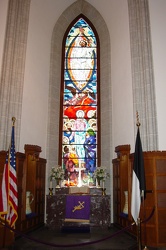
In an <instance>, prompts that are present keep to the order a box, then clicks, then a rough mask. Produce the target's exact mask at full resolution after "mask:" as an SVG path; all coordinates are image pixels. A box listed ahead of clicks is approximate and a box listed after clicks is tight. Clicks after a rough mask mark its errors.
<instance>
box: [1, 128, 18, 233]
mask: <svg viewBox="0 0 166 250" xmlns="http://www.w3.org/2000/svg"><path fill="white" fill-rule="evenodd" d="M17 207H18V193H17V175H16V153H15V141H14V124H13V126H12V135H11V145H10V147H9V150H8V153H7V156H6V162H5V166H4V171H3V177H2V188H1V190H0V218H1V219H2V220H6V221H7V222H8V223H9V225H10V227H12V228H14V227H15V222H16V220H17V217H18V215H17Z"/></svg>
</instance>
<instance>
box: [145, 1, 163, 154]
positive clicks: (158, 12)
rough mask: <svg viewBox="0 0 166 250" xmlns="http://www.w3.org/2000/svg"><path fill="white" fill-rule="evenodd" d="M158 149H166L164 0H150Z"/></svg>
mask: <svg viewBox="0 0 166 250" xmlns="http://www.w3.org/2000/svg"><path fill="white" fill-rule="evenodd" d="M149 9H150V19H151V20H150V21H151V36H152V48H153V64H154V74H155V88H156V101H157V121H158V135H159V150H166V28H165V25H166V14H165V12H166V1H165V0H150V1H149Z"/></svg>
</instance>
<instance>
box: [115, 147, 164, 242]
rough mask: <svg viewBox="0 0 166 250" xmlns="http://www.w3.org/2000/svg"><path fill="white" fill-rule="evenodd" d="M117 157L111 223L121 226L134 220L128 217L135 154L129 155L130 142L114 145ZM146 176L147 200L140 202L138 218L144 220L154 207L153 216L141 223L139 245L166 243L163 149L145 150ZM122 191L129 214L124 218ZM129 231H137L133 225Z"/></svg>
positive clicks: (134, 232) (135, 232)
mask: <svg viewBox="0 0 166 250" xmlns="http://www.w3.org/2000/svg"><path fill="white" fill-rule="evenodd" d="M115 152H116V153H117V158H116V159H114V160H113V161H112V162H113V182H114V183H113V194H114V197H113V200H114V222H115V223H117V224H119V225H120V226H122V227H125V226H127V225H130V224H131V223H132V222H133V219H132V216H131V205H130V204H131V183H132V170H133V160H134V154H130V147H129V145H122V146H118V147H116V148H115ZM143 154H144V167H145V177H146V189H147V194H146V199H145V201H144V202H143V203H142V204H141V210H140V218H141V220H142V221H144V220H145V219H147V218H148V217H149V216H150V215H151V213H152V211H153V208H154V207H155V211H154V214H153V216H152V217H151V218H150V220H149V221H147V222H146V223H142V225H141V232H142V244H145V245H147V246H151V247H163V246H164V247H165V246H166V237H165V235H166V226H165V220H166V151H162V152H160V151H153V152H144V153H143ZM124 190H128V216H127V217H125V218H124V217H123V213H122V211H123V206H124V198H123V193H124ZM130 232H131V233H133V234H135V235H136V234H137V230H136V227H132V229H131V230H130Z"/></svg>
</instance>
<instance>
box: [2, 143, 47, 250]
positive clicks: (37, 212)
mask: <svg viewBox="0 0 166 250" xmlns="http://www.w3.org/2000/svg"><path fill="white" fill-rule="evenodd" d="M40 152H41V147H39V146H36V145H25V153H20V152H17V153H16V171H17V187H18V219H17V221H16V230H17V231H20V232H28V231H30V230H32V229H34V228H37V227H39V226H41V225H44V212H45V210H44V209H45V170H46V160H45V159H43V158H40V157H39V154H40ZM6 154H7V152H6V151H1V152H0V185H1V183H2V175H3V169H4V164H5V159H6ZM27 191H30V192H31V193H32V194H33V196H34V201H33V202H32V204H31V210H32V214H30V215H28V216H27V215H26V192H27ZM5 233H6V238H5V246H8V245H10V244H11V243H12V241H13V240H14V235H13V234H12V233H11V231H10V230H7V231H6V232H5ZM3 234H4V227H3V226H2V225H0V235H2V236H3ZM3 242H4V240H3V237H0V247H2V246H3V245H4V243H3Z"/></svg>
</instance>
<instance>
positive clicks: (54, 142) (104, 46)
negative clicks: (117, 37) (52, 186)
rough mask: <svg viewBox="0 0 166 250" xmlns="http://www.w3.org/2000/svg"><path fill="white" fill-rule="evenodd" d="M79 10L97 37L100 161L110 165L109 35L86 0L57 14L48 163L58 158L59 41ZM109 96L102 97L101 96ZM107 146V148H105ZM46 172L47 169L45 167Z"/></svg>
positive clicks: (51, 80)
mask: <svg viewBox="0 0 166 250" xmlns="http://www.w3.org/2000/svg"><path fill="white" fill-rule="evenodd" d="M80 14H83V15H84V16H86V17H87V18H88V19H89V20H90V21H91V23H92V24H93V25H94V27H95V29H96V31H97V33H98V35H99V39H100V65H101V66H100V86H102V88H101V91H100V98H101V110H102V112H101V121H102V122H101V164H102V165H106V166H110V165H111V159H112V143H111V131H112V129H111V124H112V121H111V116H112V115H111V113H112V107H111V103H112V101H111V76H110V68H111V67H110V39H109V32H108V29H107V26H106V23H105V21H104V19H103V18H102V16H101V15H100V13H99V12H98V11H97V10H96V9H95V8H94V7H93V6H92V5H90V4H89V3H87V2H86V1H85V0H77V1H76V2H74V3H73V4H72V5H70V6H69V7H68V8H67V9H66V10H65V11H64V12H63V13H62V15H61V16H60V17H59V19H58V21H57V22H56V24H55V27H54V30H53V34H52V41H51V59H50V81H49V105H48V106H49V109H48V130H47V164H48V168H51V167H52V166H54V165H55V164H57V162H58V154H59V152H58V148H59V135H58V133H57V131H59V117H60V115H59V112H60V86H61V84H60V83H61V63H62V62H61V59H62V58H61V53H62V41H63V37H64V34H65V32H66V29H67V28H68V26H69V24H70V23H71V22H72V21H73V20H74V19H75V18H76V17H77V16H79V15H80ZM106 95H107V96H108V95H109V98H107V99H106V98H104V96H106ZM108 149H109V150H110V152H108ZM47 173H48V171H47Z"/></svg>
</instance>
